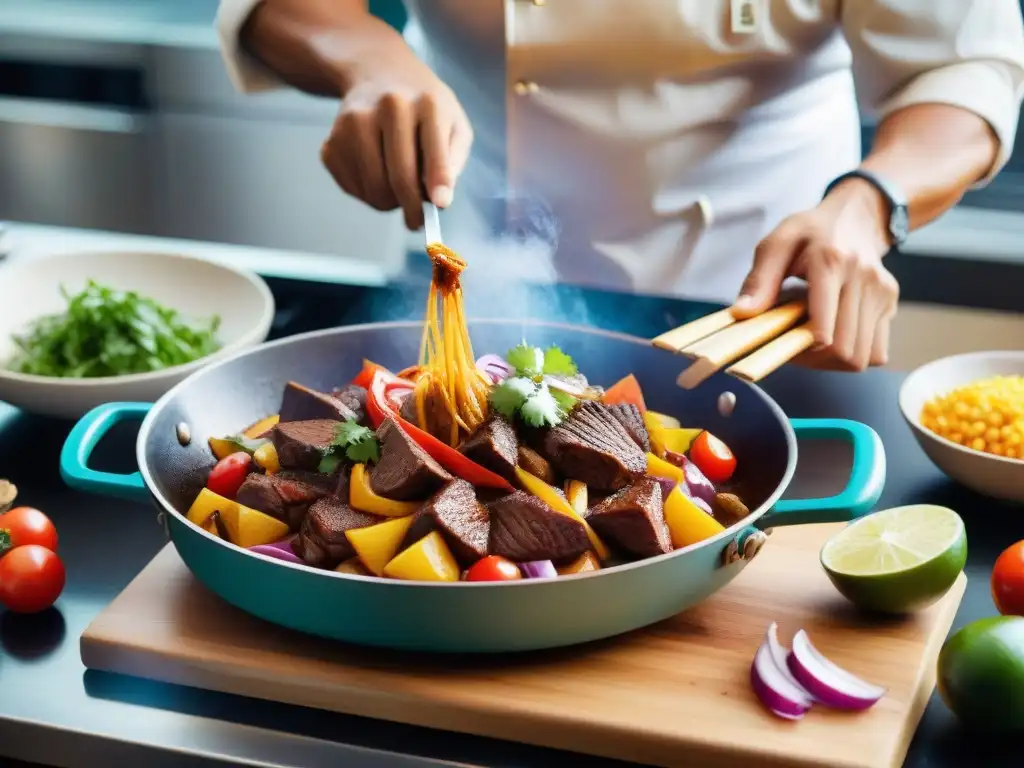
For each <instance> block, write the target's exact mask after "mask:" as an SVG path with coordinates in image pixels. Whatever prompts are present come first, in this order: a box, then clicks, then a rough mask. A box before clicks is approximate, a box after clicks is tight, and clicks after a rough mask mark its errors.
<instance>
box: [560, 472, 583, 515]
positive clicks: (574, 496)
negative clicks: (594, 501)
mask: <svg viewBox="0 0 1024 768" xmlns="http://www.w3.org/2000/svg"><path fill="white" fill-rule="evenodd" d="M587 497H588V494H587V484H586V483H581V482H580V481H579V480H566V481H565V498H566V499H567V500H568V502H569V503H570V504H571V505H572V508H573V509H575V510H576V514H577V515H579V516H580V517H583V516H584V515H585V514H587V506H588V504H587V501H588V498H587Z"/></svg>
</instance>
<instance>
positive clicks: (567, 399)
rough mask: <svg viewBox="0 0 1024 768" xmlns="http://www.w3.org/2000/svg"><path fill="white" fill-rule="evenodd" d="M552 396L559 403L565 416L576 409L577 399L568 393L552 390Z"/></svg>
mask: <svg viewBox="0 0 1024 768" xmlns="http://www.w3.org/2000/svg"><path fill="white" fill-rule="evenodd" d="M551 396H552V397H553V398H555V402H556V403H558V407H559V408H561V409H562V412H563V413H565V414H568V413H569V412H570V411H571V410H572V409H573V408H575V407H576V402H577V400H576V398H575V397H573V396H572V395H570V394H569V393H568V392H563V391H561V390H560V389H552V390H551Z"/></svg>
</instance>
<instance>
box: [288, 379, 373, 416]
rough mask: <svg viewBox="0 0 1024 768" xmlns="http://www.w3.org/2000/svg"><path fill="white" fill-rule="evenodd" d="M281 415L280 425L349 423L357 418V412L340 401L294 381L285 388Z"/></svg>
mask: <svg viewBox="0 0 1024 768" xmlns="http://www.w3.org/2000/svg"><path fill="white" fill-rule="evenodd" d="M280 414H281V419H280V421H279V422H278V423H286V422H289V421H310V420H311V419H333V420H334V421H347V420H348V419H355V418H356V417H357V414H356V412H355V411H353V410H352V409H351V408H349V407H348V406H347V405H345V404H344V403H343V402H342V401H341V400H340V399H338V398H336V397H333V396H332V395H326V394H324V393H323V392H317V391H316V390H315V389H310V388H309V387H304V386H302V385H301V384H297V383H296V382H294V381H289V382H288V383H287V384H286V385H285V387H284V396H283V397H282V398H281V410H280Z"/></svg>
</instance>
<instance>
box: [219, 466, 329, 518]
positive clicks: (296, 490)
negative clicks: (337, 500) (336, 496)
mask: <svg viewBox="0 0 1024 768" xmlns="http://www.w3.org/2000/svg"><path fill="white" fill-rule="evenodd" d="M291 474H297V475H301V476H306V475H307V474H312V473H305V472H302V473H287V472H283V473H281V474H280V475H261V474H255V473H254V474H251V475H249V476H248V477H247V478H246V479H245V482H244V483H242V485H241V487H240V488H239V489H238V493H236V494H235V501H237V502H238V503H239V504H243V505H244V506H247V507H251V508H252V509H255V510H258V511H260V512H264V513H266V514H268V515H270V516H271V517H276V518H277V519H278V520H280V521H281V522H283V523H285V524H286V525H287V526H288V527H289V528H290V529H291V530H293V531H296V530H298V529H299V526H300V525H301V523H302V519H303V518H304V517H305V516H306V511H307V510H308V509H309V505H310V504H312V503H313V502H314V501H316V500H317V499H320V498H323V497H324V496H328V495H330V493H331V492H332V490H333V486H332V487H327V488H325V487H324V484H323V483H322V482H319V483H314V482H308V481H306V480H305V479H302V480H299V479H294V478H292V477H289V476H288V475H291ZM335 482H336V480H335Z"/></svg>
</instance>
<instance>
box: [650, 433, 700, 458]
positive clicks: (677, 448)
mask: <svg viewBox="0 0 1024 768" xmlns="http://www.w3.org/2000/svg"><path fill="white" fill-rule="evenodd" d="M703 431H704V430H703V429H687V428H685V427H680V428H679V429H666V430H663V431H662V432H661V435H660V438H661V441H662V445H663V446H664V448H665V450H666V451H672V453H686V452H687V451H688V450H690V445H691V444H692V443H693V441H694V440H696V439H697V435H699V434H700V433H701V432H703Z"/></svg>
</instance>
